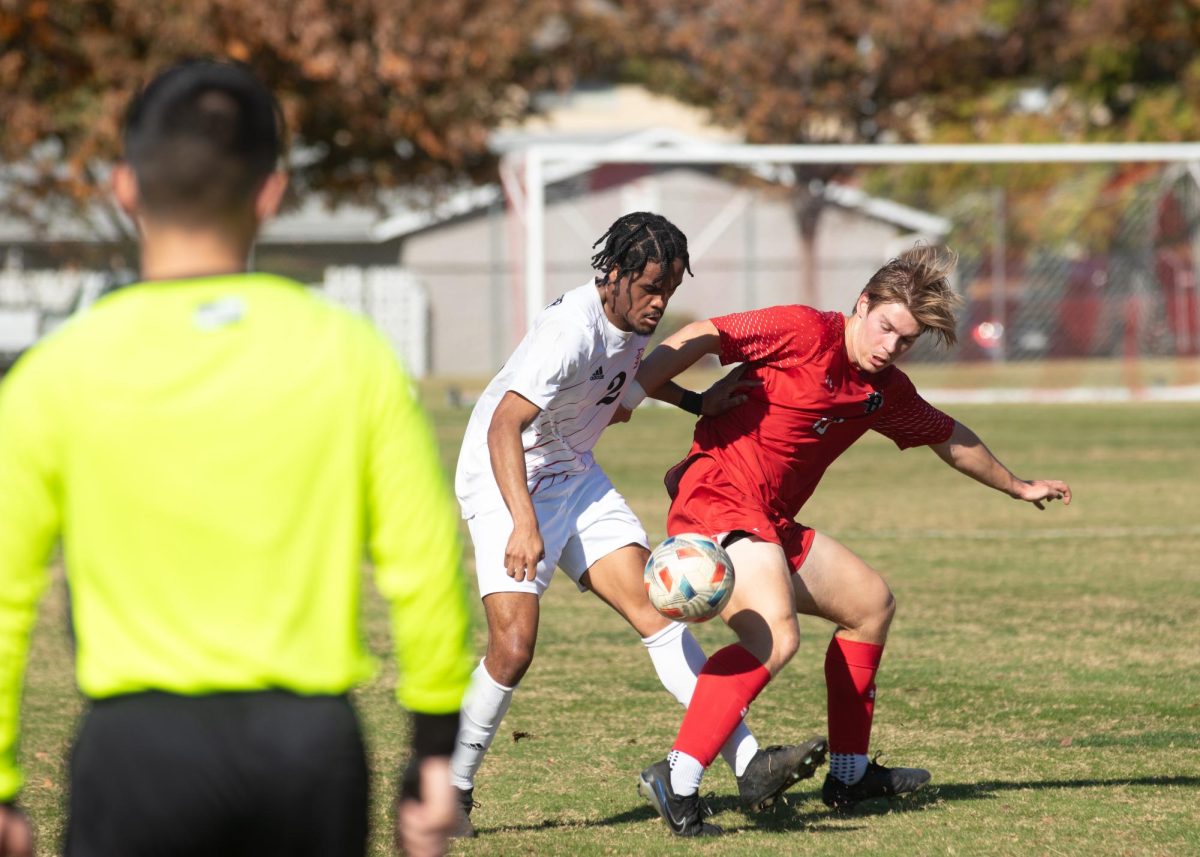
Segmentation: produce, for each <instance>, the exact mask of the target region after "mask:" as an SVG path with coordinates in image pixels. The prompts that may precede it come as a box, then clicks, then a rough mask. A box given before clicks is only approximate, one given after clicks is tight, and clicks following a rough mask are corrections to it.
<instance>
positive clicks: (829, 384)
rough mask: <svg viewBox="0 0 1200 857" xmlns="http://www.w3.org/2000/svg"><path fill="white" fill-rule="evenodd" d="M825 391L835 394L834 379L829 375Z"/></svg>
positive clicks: (827, 374) (826, 377)
mask: <svg viewBox="0 0 1200 857" xmlns="http://www.w3.org/2000/svg"><path fill="white" fill-rule="evenodd" d="M825 389H826V390H829V391H830V392H831V393H832V392H833V379H832V378H830V377H829V373H828V372H826V373H825Z"/></svg>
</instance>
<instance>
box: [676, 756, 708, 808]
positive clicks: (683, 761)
mask: <svg viewBox="0 0 1200 857" xmlns="http://www.w3.org/2000/svg"><path fill="white" fill-rule="evenodd" d="M667 761H668V762H670V764H671V791H673V792H675V796H676V797H687V796H688V795H694V794H695V793H696V792H698V791H700V778H701V777H703V776H704V766H703V765H701V764H700V760H699V759H693V758H692V757H691V756H689V755H688V754H687V753H681V752H680V751H679V750H672V751H671V752H670V753H668V754H667Z"/></svg>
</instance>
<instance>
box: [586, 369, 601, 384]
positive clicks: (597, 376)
mask: <svg viewBox="0 0 1200 857" xmlns="http://www.w3.org/2000/svg"><path fill="white" fill-rule="evenodd" d="M588 380H589V381H603V380H604V367H603V366H597V367H596V371H595V372H593V373H592V377H590V378H588Z"/></svg>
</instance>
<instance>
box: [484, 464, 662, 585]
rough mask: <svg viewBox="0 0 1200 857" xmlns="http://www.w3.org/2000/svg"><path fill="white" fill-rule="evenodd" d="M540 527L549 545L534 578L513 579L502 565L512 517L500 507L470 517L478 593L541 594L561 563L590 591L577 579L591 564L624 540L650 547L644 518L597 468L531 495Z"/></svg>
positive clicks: (619, 545) (545, 542) (565, 569)
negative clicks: (643, 522)
mask: <svg viewBox="0 0 1200 857" xmlns="http://www.w3.org/2000/svg"><path fill="white" fill-rule="evenodd" d="M533 509H534V512H535V513H536V514H537V519H538V528H539V529H540V530H541V533H542V543H543V545H544V546H545V549H546V556H545V558H544V559H543V560H542V561H541V562H540V563H538V568H537V577H536V578H535V579H533V580H520V581H518V580H514V579H513V578H511V577H509V576H508V572H506V571H505V570H504V549H505V548H506V547H507V546H508V537H509V536H511V535H512V528H513V524H512V516H511V515H510V514H509V513H508V509H507V508H504V507H501V508H499V509H497V510H494V511H491V512H483V513H481V514H478V515H475V516H474V517H471V518H468V519H467V527H468V528H469V529H470V531H471V542H472V543H473V544H474V545H475V573H476V575H478V577H479V595H480V597H485V596H488V595H490V594H492V593H493V592H532V593H533V594H535V595H537V596H538V597H539V598H540V597H541V596H542V593H543V592H545V591H546V587H547V586H549V585H550V578H551V577H553V575H554V569H555V567H556V566H557V567H558V568H561V569H562V570H563V571H564V572H566V574H567V576H568V577H570V578H571V579H572V580H573V581H575V585H576V586H578V587H579V590H580V591H581V592H582V591H586V587H585V586H583V585H581V584H580V582H579V578H581V577H583V574H584V572H586V571H587V570H588V569H589V568H591V567H592V564H593V563H595V562H596V561H597V560H599V559H602V558H603V557H606V556H608V555H609V554H610V553H612V552H613V551H615V550H619V549H620V548H623V547H625V546H626V545H641V546H642V547H644V548H646V549H647V550H649V549H650V543H649V540H648V539H647V538H646V531H645V530H644V529H642V524H641V522H640V521H639V520H638V519H637V516H636V515H635V514H633V510H632V509H630V508H629V504H628V503H626V502H625V498H624V497H622V496H621V495H620V494H619V493H617V489H616V488H614V487H613V484H612V482H610V481H609V479H608V476H606V475H605V473H604V471H603V470H601V469H600V468H599V467H592V468H591V469H589V470H588V471H587V472H586V473H582V474H580V475H579V476H572V477H571V478H570V479H568V480H567V481H566V482H563V483H562V484H560V485H555V486H554V487H553V488H548V489H546V490H545V491H539V492H538V493H537V494H536V495H534V498H533Z"/></svg>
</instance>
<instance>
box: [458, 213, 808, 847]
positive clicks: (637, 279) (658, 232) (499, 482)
mask: <svg viewBox="0 0 1200 857" xmlns="http://www.w3.org/2000/svg"><path fill="white" fill-rule="evenodd" d="M596 244H597V245H599V244H603V245H604V247H603V249H602V250H601V251H600V252H599V253H597V254H596V255H595V256H594V257H593V258H592V267H593V268H595V269H596V270H597V271H598V272H599V273H598V275H597V276H596V278H595V282H593V283H588V284H586V285H584V286H580V287H579V288H577V289H573V290H571V291H569V292H567V293H566V294H564V295H563V296H562V297H560V298H559V299H558V300H556V301H554V302H553V303H552V304H550V305H549V306H548V307H546V308H545V309H544V310H542V312H541V313H539V314H538V316H537V318H536V319H535V320H534V323H533V325H532V326H531V328H530V330H529V332H528V333H527V334H526V335H525V338H524V339H523V340H522V341H521V343H520V345H518V346H517V349H516V351H515V352H513V354H512V356H511V357H510V358H509V359H508V361H507V362H506V363H505V364H504V367H503V368H502V369H501V370H500V373H499V374H498V375H497V376H496V377H495V378H493V379H492V381H491V383H490V384H488V387H487V389H486V390H485V391H484V393H483V396H482V397H480V399H479V401H478V402H477V403H476V405H475V409H474V411H473V413H472V414H471V420H470V422H469V424H468V426H467V431H466V434H465V436H464V438H463V445H462V451H461V453H460V455H459V460H458V472H457V475H456V479H455V488H456V491H457V494H458V499H459V504H460V505H461V507H462V514H463V517H464V518H466V520H467V525H468V527H469V529H470V531H471V540H472V542H473V543H474V546H475V560H476V573H477V574H478V577H479V591H480V596H481V597H482V598H483V605H484V611H485V613H486V615H487V623H488V646H487V654H486V656H485V657H484V659H483V660H482V661H481V662H480V664H479V666H478V667H477V668H476V670H475V672H474V674H473V676H472V680H471V687H470V688H469V689H468V691H467V695H466V698H465V699H464V701H463V708H462V715H461V721H460V726H459V734H458V746H457V747H456V749H455V752H454V755H453V756H452V758H451V778H452V782H453V783H454V785H455V786H456V787H457V788H458V790H459V795H460V801H461V804H462V807H463V810H464V816H463V818H462V830H461V834H462V835H466V836H470V835H474V830H473V828H472V827H471V825H470V820H469V818H468V816H469V815H470V812H471V808H472V807H473V806H474V784H475V773H476V771H477V770H478V769H479V766H480V764H481V763H482V761H483V757H484V755H485V754H486V753H487V749H488V747H489V746H490V745H491V743H492V739H493V738H494V737H495V735H496V732H497V731H498V730H499V728H500V721H501V720H502V719H503V717H504V714H505V712H507V710H508V706H509V702H510V701H511V699H512V693H513V690H514V689H515V688H516V685H517V684H518V682H520V680H521V678H522V677H523V676H524V675H525V672H526V670H528V669H529V665H530V663H531V662H532V660H533V650H534V644H535V642H536V640H537V628H538V617H539V600H540V598H541V595H542V593H543V592H544V591H545V590H546V587H547V586H548V585H549V583H550V578H551V577H552V576H553V574H554V569H555V568H556V567H558V568H561V569H562V570H563V571H564V572H566V574H567V575H568V576H569V577H570V578H571V579H572V580H573V581H575V584H576V585H577V586H578V587H579V589H580V590H581V591H591V592H593V593H595V594H596V595H597V596H598V597H599V598H601V599H602V600H603V601H604V602H605V603H607V604H608V605H609V606H611V607H612V608H613V609H614V610H616V611H617V612H618V613H619V614H620V615H621V616H622V617H624V618H625V620H626V621H628V622H629V624H630V625H632V626H633V628H634V629H635V630H636V631H637V632H638V634H639V635H640V636H641V637H642V642H643V644H644V645H645V646H646V649H647V650H648V652H649V654H650V659H651V661H652V662H653V664H654V668H655V671H656V672H657V674H658V676H659V679H660V680H661V681H662V683H663V685H664V686H665V687H666V689H667V690H668V691H669V692H671V693H672V694H673V695H674V696H675V698H676V699H677V700H679V702H680V703H682V704H683V705H687V702H688V700H690V699H691V695H692V690H693V688H694V687H695V684H696V675H697V674H698V673H699V671H700V668H701V667H702V666H703V664H704V661H705V656H704V653H703V651H702V650H701V649H700V646H699V644H698V643H697V642H696V640H695V638H694V637H692V635H691V633H690V632H689V631H688V630H687V627H686V626H685V625H681V624H678V623H673V622H671V621H669V620H667V619H665V618H664V617H663V616H661V615H660V614H659V613H658V612H657V611H655V610H654V608H653V607H652V606H651V605H650V602H649V600H648V599H647V598H646V593H645V587H644V585H643V583H642V570H643V568H644V567H645V564H646V560H647V558H648V556H649V545H648V542H647V539H646V533H645V531H644V530H643V529H642V526H641V524H640V523H639V521H638V519H637V517H636V516H635V515H634V514H633V512H632V511H631V510H630V508H629V506H628V504H627V503H626V502H625V499H624V498H623V497H622V496H621V495H620V494H619V493H617V491H616V489H615V488H614V487H613V485H612V483H611V482H610V481H609V479H608V477H607V476H606V475H605V473H604V471H603V470H602V469H601V468H600V467H599V466H598V465H597V464H596V462H595V459H594V458H593V456H592V447H593V446H594V445H595V443H596V441H597V439H598V438H599V437H600V434H601V433H602V432H603V431H604V428H605V427H606V426H607V425H608V424H609V422H610V421H611V420H612V418H613V416H614V414H615V413H616V411H617V407H618V405H619V404H620V402H621V399H622V397H623V395H624V394H625V392H626V388H627V387H628V386H629V385H632V384H633V378H634V375H635V374H636V372H637V369H638V366H639V364H640V363H641V358H642V354H643V352H644V351H645V349H646V344H647V342H648V340H649V337H650V335H651V334H652V333H654V330H655V328H656V327H657V326H658V323H659V321H661V320H662V316H663V313H664V312H665V311H666V307H667V303H668V301H669V300H670V298H671V295H672V294H673V293H674V291H675V289H676V288H678V286H679V284H680V283H681V282H682V280H683V275H684V272H687V273H689V274H690V273H691V269H690V267H689V263H688V252H687V238H686V237H684V235H683V233H682V232H681V231H680V230H679V229H678V228H677V227H676V226H675V225H674V224H672V223H671V222H670V221H668V220H667V219H666V218H664V217H662V216H660V215H657V214H650V213H647V212H637V213H634V214H628V215H626V216H624V217H622V218H620V219H619V220H617V221H616V222H615V223H614V224H613V225H612V227H610V229H609V230H608V231H607V232H606V233H605V234H604V235H603V236H602V237H601V238H600V240H598V241H597V242H596ZM744 398H745V397H744V396H743V395H742V394H741V393H740V392H739V390H738V386H737V384H736V377H735V378H731V379H727V380H725V381H721V382H718V383H717V384H715V385H714V386H713V388H711V389H710V390H709V391H707V392H706V393H704V394H703V395H696V394H694V393H693V394H690V397H689V398H688V400H687V402H688V403H690V404H691V406H692V408H693V409H694V410H695V412H697V413H700V412H703V413H705V414H717V413H720V412H722V411H724V410H726V409H728V408H730V407H734V406H736V405H738V404H740V403H741V402H742V401H743V400H744ZM824 753H825V742H824V739H823V738H814V739H811V740H810V741H808V742H806V743H805V744H802V745H799V746H784V747H768V748H766V749H761V748H759V746H758V743H757V742H756V741H755V739H754V737H753V735H751V734H750V731H749V730H748V729H747V728H746V726H745V724H742V725H740V726H739V727H738V729H737V731H735V733H734V734H733V735H732V736H731V737H730V739H729V741H728V742H727V743H726V745H725V746H724V747H723V748H722V755H723V756H724V758H725V759H726V761H727V762H728V763H729V764H730V766H731V767H732V768H733V770H734V774H735V775H736V776H737V780H738V789H739V792H740V793H741V797H742V799H743V802H744V803H745V804H746V805H747V806H748V807H750V808H752V809H761V808H764V807H766V806H769V805H771V804H772V803H773V802H774V801H775V798H776V797H777V796H778V795H779V794H780V793H781V792H783V790H784V789H786V788H788V787H789V786H791V785H792V784H793V783H795V782H797V781H798V780H799V779H802V778H803V777H805V776H811V775H812V773H813V771H814V770H815V768H816V766H817V765H818V764H820V762H821V761H823V759H824Z"/></svg>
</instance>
